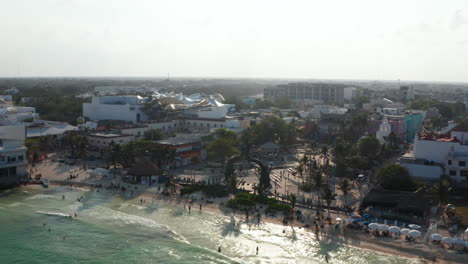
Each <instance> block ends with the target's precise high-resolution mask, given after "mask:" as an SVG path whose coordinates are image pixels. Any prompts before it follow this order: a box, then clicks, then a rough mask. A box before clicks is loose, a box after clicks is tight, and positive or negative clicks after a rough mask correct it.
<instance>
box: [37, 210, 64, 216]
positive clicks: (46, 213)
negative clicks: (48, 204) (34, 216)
mask: <svg viewBox="0 0 468 264" xmlns="http://www.w3.org/2000/svg"><path fill="white" fill-rule="evenodd" d="M36 213H39V214H45V215H50V216H60V217H70V215H69V214H64V213H60V212H43V211H36Z"/></svg>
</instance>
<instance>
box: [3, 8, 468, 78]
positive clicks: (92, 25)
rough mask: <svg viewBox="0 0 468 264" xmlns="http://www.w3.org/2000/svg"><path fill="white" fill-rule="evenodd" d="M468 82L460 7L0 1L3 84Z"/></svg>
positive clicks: (465, 20)
mask: <svg viewBox="0 0 468 264" xmlns="http://www.w3.org/2000/svg"><path fill="white" fill-rule="evenodd" d="M168 73H170V75H171V76H172V77H247V78H256V77H258V78H317V79H322V78H323V79H366V80H397V79H401V80H420V81H449V82H468V1H467V0H388V1H387V0H321V1H315V0H305V1H299V0H297V1H295V0H287V1H286V0H285V1H275V0H267V1H261V0H246V1H244V0H231V1H225V0H187V1H183V0H167V1H164V0H40V1H39V0H0V77H62V76H63V77H71V76H88V77H101V76H106V77H109V76H119V77H123V76H128V77H142V76H145V77H163V76H167V74H168Z"/></svg>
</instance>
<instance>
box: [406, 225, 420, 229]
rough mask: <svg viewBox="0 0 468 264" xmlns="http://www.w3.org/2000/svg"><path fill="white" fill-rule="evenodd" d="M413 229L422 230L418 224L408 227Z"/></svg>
mask: <svg viewBox="0 0 468 264" xmlns="http://www.w3.org/2000/svg"><path fill="white" fill-rule="evenodd" d="M408 226H409V227H410V228H411V229H419V228H421V226H419V225H416V224H411V225H408Z"/></svg>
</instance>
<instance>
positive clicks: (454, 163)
mask: <svg viewBox="0 0 468 264" xmlns="http://www.w3.org/2000/svg"><path fill="white" fill-rule="evenodd" d="M400 162H401V164H402V165H403V166H405V167H407V168H408V169H409V170H410V173H412V175H413V176H415V177H420V178H432V179H436V180H437V179H439V177H440V175H441V174H442V173H444V174H447V175H449V176H450V178H452V179H453V180H454V181H457V182H461V181H468V126H467V125H465V124H461V125H458V126H456V127H455V128H453V129H452V131H451V132H450V135H434V134H427V133H421V134H420V135H419V136H418V137H417V138H416V139H415V141H414V146H413V149H412V152H411V153H410V154H409V155H407V156H404V157H402V158H401V160H400Z"/></svg>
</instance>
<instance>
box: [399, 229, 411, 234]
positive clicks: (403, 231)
mask: <svg viewBox="0 0 468 264" xmlns="http://www.w3.org/2000/svg"><path fill="white" fill-rule="evenodd" d="M409 231H410V230H409V229H408V228H403V229H401V230H400V233H401V234H402V235H407V234H408V233H409Z"/></svg>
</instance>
